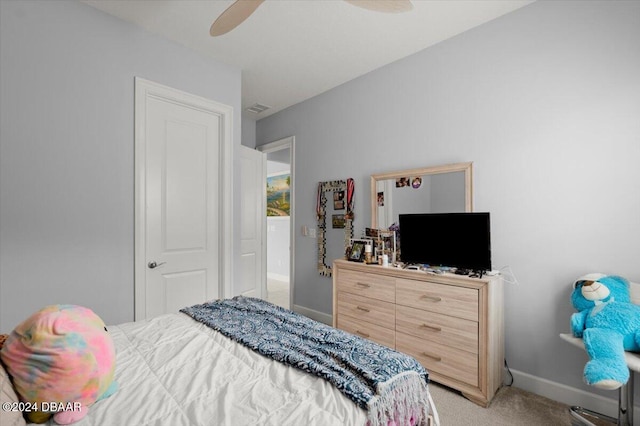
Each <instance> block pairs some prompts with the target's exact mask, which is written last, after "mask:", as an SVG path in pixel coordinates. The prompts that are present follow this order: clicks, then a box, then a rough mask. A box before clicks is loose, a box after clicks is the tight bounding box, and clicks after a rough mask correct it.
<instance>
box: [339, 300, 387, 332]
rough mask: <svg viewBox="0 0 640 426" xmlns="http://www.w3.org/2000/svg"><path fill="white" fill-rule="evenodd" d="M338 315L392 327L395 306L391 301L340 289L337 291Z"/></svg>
mask: <svg viewBox="0 0 640 426" xmlns="http://www.w3.org/2000/svg"><path fill="white" fill-rule="evenodd" d="M338 315H348V316H350V317H352V318H355V319H358V320H362V321H367V322H371V323H374V324H377V325H380V326H382V327H385V328H390V329H393V328H395V323H396V306H395V305H394V304H393V303H391V302H383V301H382V300H378V299H371V298H369V297H363V296H358V295H355V294H351V293H345V292H342V291H341V292H339V293H338Z"/></svg>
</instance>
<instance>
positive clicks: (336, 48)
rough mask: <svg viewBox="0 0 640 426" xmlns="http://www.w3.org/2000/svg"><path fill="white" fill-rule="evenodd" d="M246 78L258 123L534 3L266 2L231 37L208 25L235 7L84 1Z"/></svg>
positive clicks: (194, 0) (223, 1)
mask: <svg viewBox="0 0 640 426" xmlns="http://www.w3.org/2000/svg"><path fill="white" fill-rule="evenodd" d="M81 1H83V2H84V3H86V4H89V5H91V6H93V7H96V8H98V9H101V10H103V11H105V12H107V13H109V14H111V15H114V16H117V17H119V18H121V19H124V20H127V21H130V22H133V23H134V24H136V25H138V26H140V27H142V28H145V29H146V30H148V31H150V32H152V33H155V34H160V35H162V36H164V37H166V38H168V39H170V40H173V41H175V42H177V43H180V44H182V45H184V46H186V47H188V48H190V49H193V50H195V51H197V52H200V53H201V54H203V55H206V56H209V57H212V58H215V59H217V60H219V61H221V62H224V63H227V64H230V65H233V66H235V67H237V68H239V69H241V70H242V108H243V110H244V109H245V108H247V107H249V106H251V105H253V104H255V103H260V104H264V105H268V106H270V107H271V109H268V110H267V111H265V112H262V113H260V114H253V113H248V112H244V111H243V115H246V116H248V117H253V118H255V119H260V118H263V117H267V116H269V115H271V114H273V113H275V112H277V111H280V110H282V109H284V108H286V107H288V106H291V105H293V104H296V103H298V102H301V101H303V100H305V99H308V98H311V97H313V96H315V95H318V94H320V93H322V92H325V91H327V90H329V89H331V88H333V87H336V86H338V85H340V84H342V83H345V82H347V81H349V80H352V79H354V78H356V77H358V76H360V75H363V74H366V73H367V72H369V71H372V70H374V69H376V68H379V67H381V66H383V65H386V64H388V63H391V62H393V61H396V60H398V59H400V58H403V57H406V56H408V55H411V54H413V53H415V52H418V51H420V50H422V49H425V48H427V47H429V46H432V45H434V44H436V43H438V42H440V41H442V40H445V39H447V38H450V37H453V36H455V35H457V34H460V33H462V32H464V31H466V30H469V29H471V28H473V27H475V26H478V25H481V24H483V23H485V22H487V21H490V20H492V19H495V18H497V17H499V16H501V15H504V14H506V13H509V12H511V11H513V10H515V9H518V8H520V7H523V6H525V5H527V4H529V3H531V2H532V1H533V0H509V1H505V0H453V1H452V0H412V3H413V5H414V7H413V9H412V10H411V11H409V12H406V13H400V14H386V13H379V12H373V11H369V10H365V9H362V8H359V7H355V6H353V5H351V4H349V3H347V2H345V1H341V0H267V1H265V2H264V3H263V4H262V5H261V6H260V7H259V8H258V9H257V10H256V11H255V12H254V14H253V15H251V16H250V17H249V18H248V19H247V20H246V21H244V22H243V23H242V24H241V25H240V26H239V27H237V28H236V29H234V30H232V31H231V32H229V33H227V34H225V35H222V36H219V37H211V36H210V35H209V27H210V26H211V23H212V22H213V21H214V20H215V19H216V18H217V17H218V16H219V15H220V14H221V13H222V12H223V11H224V10H225V9H226V8H227V7H228V6H229V5H231V4H232V3H233V1H232V0H218V1H210V0H208V1H204V0H129V1H113V0H81Z"/></svg>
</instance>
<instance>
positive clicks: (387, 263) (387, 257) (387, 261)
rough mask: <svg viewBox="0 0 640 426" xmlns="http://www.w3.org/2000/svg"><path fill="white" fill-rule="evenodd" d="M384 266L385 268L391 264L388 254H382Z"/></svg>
mask: <svg viewBox="0 0 640 426" xmlns="http://www.w3.org/2000/svg"><path fill="white" fill-rule="evenodd" d="M382 266H384V267H385V268H386V267H388V266H389V256H387V255H386V254H383V255H382Z"/></svg>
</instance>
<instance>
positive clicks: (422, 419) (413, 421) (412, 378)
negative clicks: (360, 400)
mask: <svg viewBox="0 0 640 426" xmlns="http://www.w3.org/2000/svg"><path fill="white" fill-rule="evenodd" d="M429 405H430V404H429V390H428V388H427V383H426V382H425V380H424V378H423V377H422V376H421V375H420V374H418V373H416V372H414V371H407V372H404V373H401V374H398V375H397V376H395V377H393V378H392V379H390V380H388V381H386V382H384V383H380V384H379V385H378V388H377V392H376V396H375V397H373V398H372V399H371V400H370V401H369V403H368V406H367V408H368V417H369V418H368V426H389V425H393V424H396V425H398V426H423V425H426V424H427V418H428V416H429Z"/></svg>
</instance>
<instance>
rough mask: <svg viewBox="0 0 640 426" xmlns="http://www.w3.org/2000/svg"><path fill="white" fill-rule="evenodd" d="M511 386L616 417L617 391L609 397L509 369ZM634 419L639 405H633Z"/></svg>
mask: <svg viewBox="0 0 640 426" xmlns="http://www.w3.org/2000/svg"><path fill="white" fill-rule="evenodd" d="M511 374H513V386H515V387H518V388H520V389H523V390H526V391H528V392H531V393H535V394H537V395H542V396H544V397H547V398H549V399H553V400H554V401H558V402H562V403H563V404H567V405H569V406H571V405H578V406H580V407H584V408H588V409H589V410H593V411H596V412H598V413H602V414H606V415H607V416H611V417H614V418H617V417H618V391H611V396H612V397H611V398H605V397H604V396H601V395H597V394H594V393H590V392H586V391H583V390H582V389H576V388H574V387H571V386H567V385H563V384H561V383H557V382H553V381H551V380H547V379H543V378H540V377H537V376H533V375H531V374H527V373H523V372H522V371H518V370H513V369H511ZM633 409H634V412H633V414H634V419H635V418H637V415H640V407H638V406H637V405H634V407H633Z"/></svg>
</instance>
